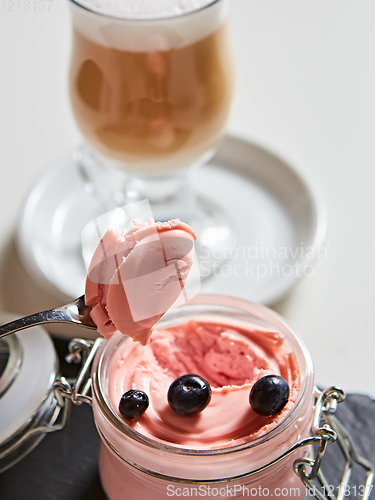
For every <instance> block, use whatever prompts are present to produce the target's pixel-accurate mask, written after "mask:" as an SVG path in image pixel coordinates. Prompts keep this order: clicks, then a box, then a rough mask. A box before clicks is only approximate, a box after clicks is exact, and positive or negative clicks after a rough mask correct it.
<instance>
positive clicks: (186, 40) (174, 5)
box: [71, 0, 227, 52]
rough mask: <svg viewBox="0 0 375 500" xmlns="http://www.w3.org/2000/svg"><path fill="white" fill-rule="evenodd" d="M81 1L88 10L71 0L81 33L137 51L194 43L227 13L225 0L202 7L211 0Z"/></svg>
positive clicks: (93, 38) (215, 27) (113, 45)
mask: <svg viewBox="0 0 375 500" xmlns="http://www.w3.org/2000/svg"><path fill="white" fill-rule="evenodd" d="M80 3H81V4H82V5H83V6H84V7H87V8H88V9H90V10H85V9H82V8H80V7H78V6H76V5H75V4H74V3H72V4H71V5H72V14H73V24H74V27H75V28H76V29H78V30H79V31H80V32H81V33H82V34H83V35H84V36H86V37H87V38H89V39H90V40H92V41H94V42H96V43H99V44H101V45H104V46H107V47H113V48H116V49H118V50H128V51H139V52H144V51H150V50H170V49H173V48H178V47H182V46H184V45H189V44H191V43H194V42H196V41H197V40H199V39H201V38H204V37H206V36H208V35H209V34H210V33H212V32H214V31H215V30H216V29H217V28H218V27H219V26H220V25H221V24H222V23H223V21H224V19H225V18H226V15H227V9H226V7H225V5H224V4H226V2H225V1H224V2H223V1H222V2H218V3H217V4H214V5H212V6H211V7H210V9H204V8H203V7H205V6H207V5H209V4H211V3H212V0H211V1H208V0H159V1H156V0H143V1H138V2H137V1H136V0H123V1H121V0H114V1H111V0H83V1H81V2H80ZM197 9H198V12H196V10H197ZM184 14H187V15H184ZM161 20H162V21H161Z"/></svg>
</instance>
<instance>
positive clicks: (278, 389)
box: [249, 375, 289, 416]
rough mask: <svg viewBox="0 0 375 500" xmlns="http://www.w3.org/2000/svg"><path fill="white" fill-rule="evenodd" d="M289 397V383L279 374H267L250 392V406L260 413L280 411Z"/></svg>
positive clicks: (274, 413)
mask: <svg viewBox="0 0 375 500" xmlns="http://www.w3.org/2000/svg"><path fill="white" fill-rule="evenodd" d="M288 399H289V385H288V382H287V381H286V380H284V379H283V378H282V377H279V375H266V376H265V377H262V378H261V379H259V380H258V381H257V382H255V384H254V386H253V388H252V389H251V392H250V397H249V401H250V406H251V408H252V409H253V410H254V411H255V413H258V414H259V415H263V416H270V415H276V414H277V413H280V412H281V410H282V409H283V408H284V406H285V405H286V404H287V402H288Z"/></svg>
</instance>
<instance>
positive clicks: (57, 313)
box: [0, 309, 72, 339]
mask: <svg viewBox="0 0 375 500" xmlns="http://www.w3.org/2000/svg"><path fill="white" fill-rule="evenodd" d="M71 321H72V320H71V319H68V318H67V316H66V314H64V312H63V311H61V310H58V309H49V310H48V311H42V312H38V313H34V314H30V316H25V317H24V318H19V319H16V320H14V321H11V322H10V323H6V324H5V325H3V326H0V339H1V338H3V337H5V336H6V335H10V334H11V333H15V332H18V331H19V330H24V329H25V328H30V327H32V326H37V325H43V324H45V323H60V322H63V323H70V322H71Z"/></svg>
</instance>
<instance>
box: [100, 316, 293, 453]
mask: <svg viewBox="0 0 375 500" xmlns="http://www.w3.org/2000/svg"><path fill="white" fill-rule="evenodd" d="M283 344H284V338H283V336H282V335H281V334H280V333H278V332H277V331H273V330H271V329H269V330H267V329H262V328H259V327H257V326H254V327H252V326H251V325H250V326H247V327H243V326H240V325H236V324H235V323H230V324H229V323H225V322H214V321H210V320H207V321H206V320H201V319H200V320H197V321H195V320H190V321H188V322H182V323H177V324H174V325H171V326H169V327H165V328H155V329H154V331H153V334H152V337H151V339H150V342H149V343H148V345H147V346H145V347H144V346H141V345H140V344H136V343H134V342H123V343H122V344H121V345H120V347H119V349H118V351H117V352H116V354H115V356H114V358H113V361H112V363H111V369H110V373H109V383H108V390H109V399H110V401H111V403H112V405H113V407H114V408H115V409H117V408H118V405H119V401H120V399H121V396H122V394H123V393H125V392H126V391H128V390H130V389H137V390H142V391H144V392H145V393H146V394H147V395H148V397H149V407H148V409H147V411H146V412H145V413H144V414H143V415H142V416H140V417H139V418H137V419H134V420H128V419H126V420H125V421H126V423H127V424H128V425H130V426H131V427H133V428H134V429H135V430H137V431H138V432H140V433H142V434H143V435H146V436H147V437H150V438H153V439H157V440H160V441H162V442H166V443H168V444H172V445H178V446H179V447H186V448H194V449H215V448H223V447H227V446H234V445H238V444H241V443H244V442H249V441H252V440H255V439H256V438H258V437H260V436H261V435H263V434H265V433H267V432H268V431H270V430H271V429H272V428H274V427H275V426H276V425H277V424H279V423H280V422H281V421H282V420H283V419H284V418H285V416H286V415H287V414H288V412H289V411H290V409H291V407H292V406H293V405H294V403H295V401H296V398H297V395H298V391H299V386H300V380H299V368H298V365H297V361H296V357H295V355H294V353H293V352H290V351H288V350H287V349H285V348H284V346H283ZM190 373H194V374H197V375H200V376H201V377H203V378H204V379H205V380H206V381H207V382H208V383H209V384H210V386H211V389H212V399H211V401H210V403H209V404H208V406H207V407H206V408H205V409H204V410H203V411H202V412H201V413H199V414H197V415H190V416H180V415H178V414H177V413H175V412H174V411H173V410H172V409H171V408H170V406H169V404H168V401H167V393H168V388H169V386H170V385H171V383H172V382H173V381H174V380H175V379H176V378H177V377H180V376H182V375H185V374H190ZM266 375H279V376H281V377H283V378H284V379H285V380H286V381H287V382H288V385H289V388H290V396H289V401H288V403H287V404H286V405H285V406H284V408H283V409H282V411H281V412H280V413H279V414H277V415H274V416H261V415H259V414H257V413H255V412H254V411H253V410H252V408H251V406H250V404H249V393H250V390H251V388H252V387H253V385H254V383H255V382H256V381H257V380H259V379H260V378H262V377H264V376H266ZM117 411H118V410H117Z"/></svg>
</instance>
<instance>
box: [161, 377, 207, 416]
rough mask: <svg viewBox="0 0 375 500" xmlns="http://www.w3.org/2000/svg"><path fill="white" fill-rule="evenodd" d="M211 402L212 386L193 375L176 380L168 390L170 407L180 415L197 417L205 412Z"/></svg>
mask: <svg viewBox="0 0 375 500" xmlns="http://www.w3.org/2000/svg"><path fill="white" fill-rule="evenodd" d="M210 401H211V387H210V384H209V383H208V382H207V381H206V380H204V378H202V377H200V376H199V375H195V374H193V373H189V374H187V375H182V377H178V378H176V380H175V381H174V382H172V384H171V385H170V387H169V390H168V403H169V406H170V407H171V408H172V410H174V411H175V412H176V413H177V414H178V415H182V416H187V415H196V414H197V413H200V412H201V411H202V410H204V409H205V408H206V406H207V405H208V403H209V402H210Z"/></svg>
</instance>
